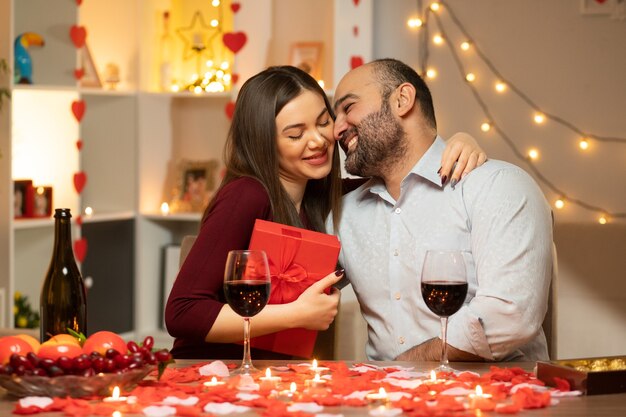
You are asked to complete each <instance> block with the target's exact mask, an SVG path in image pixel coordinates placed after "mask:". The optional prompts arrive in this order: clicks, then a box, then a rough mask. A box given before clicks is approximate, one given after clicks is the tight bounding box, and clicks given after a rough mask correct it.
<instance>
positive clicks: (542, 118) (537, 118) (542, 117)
mask: <svg viewBox="0 0 626 417" xmlns="http://www.w3.org/2000/svg"><path fill="white" fill-rule="evenodd" d="M533 120H534V121H535V123H537V124H538V125H540V124H542V123H543V122H545V121H546V116H545V115H544V114H543V113H535V115H534V116H533Z"/></svg>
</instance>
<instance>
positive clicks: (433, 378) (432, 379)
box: [428, 370, 445, 384]
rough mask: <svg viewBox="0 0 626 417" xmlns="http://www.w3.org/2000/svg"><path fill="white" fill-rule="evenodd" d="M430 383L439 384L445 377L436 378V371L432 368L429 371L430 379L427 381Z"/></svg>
mask: <svg viewBox="0 0 626 417" xmlns="http://www.w3.org/2000/svg"><path fill="white" fill-rule="evenodd" d="M428 382H429V383H430V384H439V383H441V382H445V379H438V378H437V373H436V372H435V371H434V370H432V371H430V380H429V381H428Z"/></svg>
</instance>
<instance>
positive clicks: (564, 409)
mask: <svg viewBox="0 0 626 417" xmlns="http://www.w3.org/2000/svg"><path fill="white" fill-rule="evenodd" d="M200 362H202V363H206V362H208V361H206V360H205V361H189V360H184V361H180V360H179V361H176V364H174V365H173V366H176V367H184V366H189V365H192V364H196V363H200ZM345 362H346V363H348V365H350V364H351V363H350V362H349V361H345ZM285 363H286V362H285V361H264V360H259V361H254V364H255V366H256V367H258V368H259V369H265V368H266V367H268V366H272V365H285ZM296 363H298V362H296ZM367 363H372V364H376V365H379V366H390V365H400V366H412V367H414V368H415V370H416V371H428V370H430V369H433V368H435V367H436V366H437V365H438V364H437V363H435V362H367ZM451 365H452V366H454V368H455V369H458V370H467V371H474V372H478V373H481V374H482V373H484V372H487V371H488V370H489V367H490V366H492V365H497V366H500V367H513V366H519V367H521V368H523V369H525V370H529V371H530V370H533V368H534V366H535V363H534V362H506V363H495V364H494V363H461V362H455V363H452V364H451ZM0 393H1V394H0V416H9V415H11V412H12V411H13V409H14V407H15V401H16V398H15V397H12V396H9V395H7V394H6V392H5V391H4V389H2V388H0ZM558 400H559V404H558V405H556V406H553V407H548V408H544V409H538V410H522V411H521V412H519V413H517V414H514V415H516V416H520V417H527V416H528V417H530V416H533V417H544V416H550V417H579V416H593V417H625V416H626V393H623V394H611V395H592V396H579V397H565V398H559V399H558ZM257 411H258V410H255V411H252V412H248V413H241V414H237V416H239V417H247V416H258V415H260V414H259V413H258V412H257ZM324 413H331V414H343V415H344V416H363V415H368V409H367V408H364V407H324ZM467 413H468V414H467V415H472V414H471V412H470V411H468V412H467ZM62 415H63V414H62V413H41V414H36V416H41V417H53V416H54V417H58V416H62ZM477 415H482V416H490V415H491V416H501V415H502V414H497V413H495V412H483V413H482V414H480V412H479V414H477ZM124 416H125V417H130V416H132V415H131V414H124Z"/></svg>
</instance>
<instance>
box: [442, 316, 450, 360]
mask: <svg viewBox="0 0 626 417" xmlns="http://www.w3.org/2000/svg"><path fill="white" fill-rule="evenodd" d="M441 366H445V367H447V366H448V318H447V317H442V318H441Z"/></svg>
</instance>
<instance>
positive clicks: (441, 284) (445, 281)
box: [421, 251, 467, 372]
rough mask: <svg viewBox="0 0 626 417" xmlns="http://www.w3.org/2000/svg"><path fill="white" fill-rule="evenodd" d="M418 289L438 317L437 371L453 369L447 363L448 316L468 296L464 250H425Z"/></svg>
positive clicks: (457, 308)
mask: <svg viewBox="0 0 626 417" xmlns="http://www.w3.org/2000/svg"><path fill="white" fill-rule="evenodd" d="M421 290H422V297H423V298H424V303H425V304H426V306H427V307H428V308H429V309H430V311H432V312H433V313H435V314H436V315H438V316H439V318H440V319H441V362H440V364H439V367H438V368H437V369H436V371H438V372H452V371H454V369H452V368H451V367H450V366H449V365H448V343H447V342H448V340H447V332H448V317H450V316H451V315H453V314H454V313H456V312H457V311H459V309H460V308H461V307H462V306H463V302H464V301H465V296H466V295H467V278H466V274H465V261H464V258H463V252H461V251H427V252H426V257H425V258H424V265H423V267H422V278H421Z"/></svg>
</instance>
